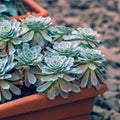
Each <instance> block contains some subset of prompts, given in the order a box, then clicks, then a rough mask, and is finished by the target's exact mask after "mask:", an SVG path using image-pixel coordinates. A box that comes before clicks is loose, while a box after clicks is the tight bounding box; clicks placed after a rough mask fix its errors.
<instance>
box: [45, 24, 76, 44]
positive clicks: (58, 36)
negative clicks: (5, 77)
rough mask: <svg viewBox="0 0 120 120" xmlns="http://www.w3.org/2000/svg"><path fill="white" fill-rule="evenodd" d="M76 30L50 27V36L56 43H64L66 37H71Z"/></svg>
mask: <svg viewBox="0 0 120 120" xmlns="http://www.w3.org/2000/svg"><path fill="white" fill-rule="evenodd" d="M73 30H74V29H72V28H69V27H65V26H50V27H49V28H48V30H47V31H48V33H49V35H50V36H51V37H52V38H53V39H54V41H59V42H60V41H63V36H64V35H69V34H70V33H71V32H72V31H73Z"/></svg>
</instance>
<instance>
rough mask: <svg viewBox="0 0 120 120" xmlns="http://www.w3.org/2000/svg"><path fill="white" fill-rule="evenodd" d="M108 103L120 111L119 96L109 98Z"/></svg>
mask: <svg viewBox="0 0 120 120" xmlns="http://www.w3.org/2000/svg"><path fill="white" fill-rule="evenodd" d="M105 102H106V104H107V105H108V106H109V107H110V108H111V109H113V110H115V111H119V110H120V109H119V106H118V104H117V98H111V99H107V100H106V101H105Z"/></svg>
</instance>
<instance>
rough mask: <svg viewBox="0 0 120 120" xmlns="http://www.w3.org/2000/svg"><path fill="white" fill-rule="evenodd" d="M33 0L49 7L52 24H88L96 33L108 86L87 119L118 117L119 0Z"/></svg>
mask: <svg viewBox="0 0 120 120" xmlns="http://www.w3.org/2000/svg"><path fill="white" fill-rule="evenodd" d="M36 1H37V2H38V3H40V5H41V6H43V7H45V8H46V9H47V10H48V11H49V15H50V16H51V17H52V21H53V22H54V23H55V24H57V25H65V26H70V27H75V28H77V27H91V28H92V29H94V30H96V31H97V32H98V33H99V39H100V40H101V41H102V42H103V44H104V48H102V52H103V54H105V58H106V62H105V64H106V66H107V68H108V73H107V76H108V80H107V88H108V90H107V92H106V93H104V94H103V95H102V96H98V97H97V98H96V100H95V105H94V108H93V111H92V113H91V115H90V120H120V0H36ZM81 109H82V108H81Z"/></svg>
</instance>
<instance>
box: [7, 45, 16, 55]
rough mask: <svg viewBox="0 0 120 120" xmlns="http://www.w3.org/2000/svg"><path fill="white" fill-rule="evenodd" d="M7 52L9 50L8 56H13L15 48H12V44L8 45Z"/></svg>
mask: <svg viewBox="0 0 120 120" xmlns="http://www.w3.org/2000/svg"><path fill="white" fill-rule="evenodd" d="M8 50H9V54H10V55H13V54H14V52H15V48H14V46H13V44H12V43H8Z"/></svg>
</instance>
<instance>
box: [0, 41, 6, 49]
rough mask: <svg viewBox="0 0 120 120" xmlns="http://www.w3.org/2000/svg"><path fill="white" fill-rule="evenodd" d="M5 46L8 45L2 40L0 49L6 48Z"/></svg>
mask: <svg viewBox="0 0 120 120" xmlns="http://www.w3.org/2000/svg"><path fill="white" fill-rule="evenodd" d="M5 46H6V43H5V42H4V41H1V40H0V49H4V48H5Z"/></svg>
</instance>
